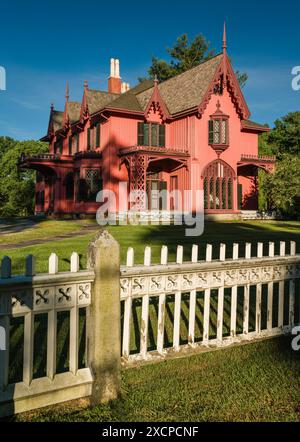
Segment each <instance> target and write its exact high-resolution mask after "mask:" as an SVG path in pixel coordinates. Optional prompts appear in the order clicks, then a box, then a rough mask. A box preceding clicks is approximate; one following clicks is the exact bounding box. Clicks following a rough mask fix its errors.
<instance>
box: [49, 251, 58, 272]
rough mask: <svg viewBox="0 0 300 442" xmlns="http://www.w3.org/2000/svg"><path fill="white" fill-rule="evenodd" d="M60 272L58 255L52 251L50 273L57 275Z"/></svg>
mask: <svg viewBox="0 0 300 442" xmlns="http://www.w3.org/2000/svg"><path fill="white" fill-rule="evenodd" d="M57 272H58V257H57V255H56V253H51V255H50V257H49V274H50V275H55V274H56V273H57Z"/></svg>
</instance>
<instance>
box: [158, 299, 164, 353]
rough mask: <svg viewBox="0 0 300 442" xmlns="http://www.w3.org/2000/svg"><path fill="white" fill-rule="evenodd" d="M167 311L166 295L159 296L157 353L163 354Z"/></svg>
mask: <svg viewBox="0 0 300 442" xmlns="http://www.w3.org/2000/svg"><path fill="white" fill-rule="evenodd" d="M165 311H166V295H165V294H161V295H159V301H158V322H157V351H158V353H163V350H164V335H165Z"/></svg>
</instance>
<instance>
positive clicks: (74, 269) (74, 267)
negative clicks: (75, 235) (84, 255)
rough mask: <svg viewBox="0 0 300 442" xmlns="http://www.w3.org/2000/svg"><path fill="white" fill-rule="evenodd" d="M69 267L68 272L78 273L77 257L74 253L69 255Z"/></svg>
mask: <svg viewBox="0 0 300 442" xmlns="http://www.w3.org/2000/svg"><path fill="white" fill-rule="evenodd" d="M70 262H71V266H70V270H71V272H72V273H77V272H78V271H79V255H78V253H76V252H73V253H72V255H71V261H70Z"/></svg>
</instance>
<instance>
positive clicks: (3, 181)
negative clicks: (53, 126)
mask: <svg viewBox="0 0 300 442" xmlns="http://www.w3.org/2000/svg"><path fill="white" fill-rule="evenodd" d="M47 151H48V146H47V145H46V144H45V143H42V142H39V141H15V140H13V139H12V138H8V137H0V216H28V215H32V214H33V213H34V188H35V172H34V171H31V170H20V169H19V168H18V161H19V158H20V156H21V154H25V155H31V154H38V153H43V152H47Z"/></svg>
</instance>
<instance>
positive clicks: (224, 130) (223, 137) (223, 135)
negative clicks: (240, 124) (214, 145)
mask: <svg viewBox="0 0 300 442" xmlns="http://www.w3.org/2000/svg"><path fill="white" fill-rule="evenodd" d="M226 135H227V121H226V120H223V121H222V122H221V143H222V144H226V143H227V136H226Z"/></svg>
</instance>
